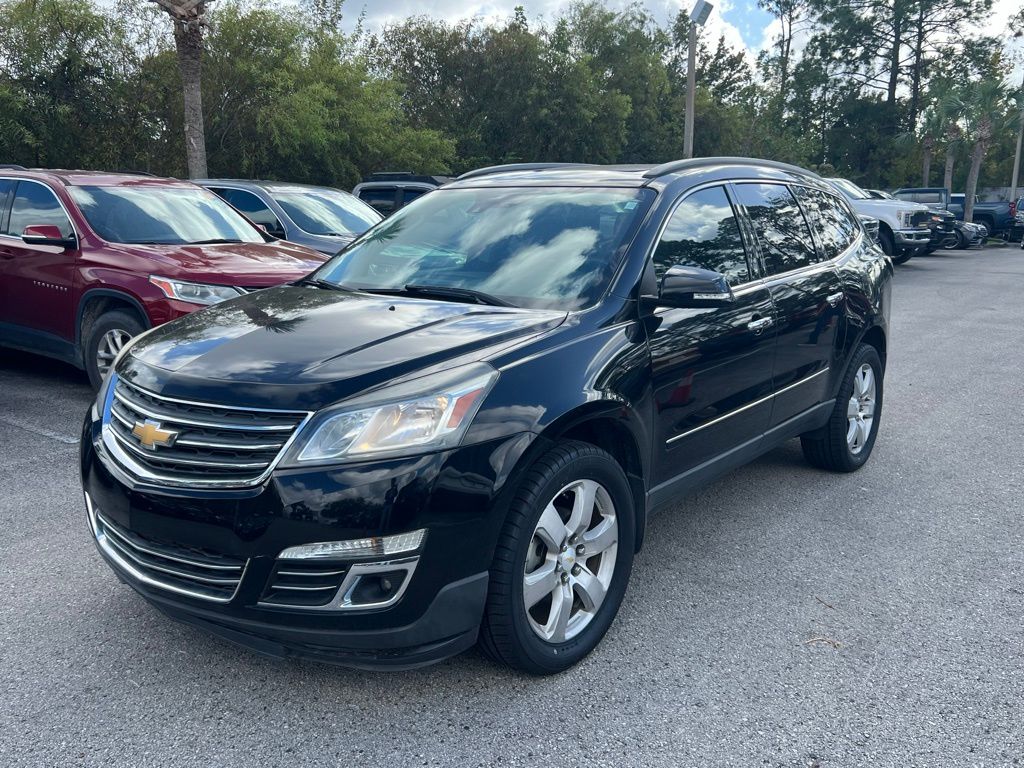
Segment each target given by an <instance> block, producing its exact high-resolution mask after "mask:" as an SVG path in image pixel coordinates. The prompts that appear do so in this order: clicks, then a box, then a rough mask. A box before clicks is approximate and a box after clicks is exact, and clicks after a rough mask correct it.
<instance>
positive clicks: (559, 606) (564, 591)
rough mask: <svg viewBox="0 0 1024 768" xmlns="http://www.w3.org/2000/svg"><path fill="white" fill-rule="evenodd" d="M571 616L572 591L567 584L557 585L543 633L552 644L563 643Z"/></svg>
mask: <svg viewBox="0 0 1024 768" xmlns="http://www.w3.org/2000/svg"><path fill="white" fill-rule="evenodd" d="M571 614H572V589H571V588H570V587H569V585H568V584H559V585H558V589H557V590H556V591H555V592H554V593H553V594H552V595H551V612H550V613H549V614H548V623H547V624H545V625H544V633H545V634H546V635H547V637H548V639H549V640H551V641H552V642H554V643H561V642H564V641H565V635H566V632H565V630H566V629H567V628H568V626H569V618H570V617H571Z"/></svg>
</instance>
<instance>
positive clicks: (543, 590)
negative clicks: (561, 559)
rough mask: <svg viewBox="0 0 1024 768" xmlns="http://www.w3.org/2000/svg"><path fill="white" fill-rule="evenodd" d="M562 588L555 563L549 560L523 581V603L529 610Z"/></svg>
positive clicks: (527, 575)
mask: <svg viewBox="0 0 1024 768" xmlns="http://www.w3.org/2000/svg"><path fill="white" fill-rule="evenodd" d="M560 586H561V581H560V580H559V578H558V574H557V573H556V572H555V561H554V560H549V561H547V562H545V563H544V564H543V565H542V566H541V567H540V568H538V569H537V570H535V571H533V572H532V573H528V574H526V577H525V579H524V580H523V601H524V602H525V603H526V608H527V610H529V609H530V608H533V606H535V605H536V604H537V603H539V602H540V601H541V600H543V599H544V598H545V597H546V596H547V595H550V594H551V593H552V592H554V591H555V590H556V589H558V588H559V587H560Z"/></svg>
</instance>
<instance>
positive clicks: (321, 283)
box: [292, 277, 352, 293]
mask: <svg viewBox="0 0 1024 768" xmlns="http://www.w3.org/2000/svg"><path fill="white" fill-rule="evenodd" d="M292 285H309V286H312V287H313V288H323V289H324V290H327V291H348V292H350V293H351V291H352V289H351V288H346V287H345V286H343V285H338V284H337V283H332V282H331V281H330V280H323V279H321V278H319V277H304V278H302V279H301V280H296V281H295V282H294V283H292Z"/></svg>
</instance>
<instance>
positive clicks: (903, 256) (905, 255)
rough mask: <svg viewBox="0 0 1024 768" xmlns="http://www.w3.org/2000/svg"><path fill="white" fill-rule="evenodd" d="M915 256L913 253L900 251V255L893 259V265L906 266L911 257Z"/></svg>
mask: <svg viewBox="0 0 1024 768" xmlns="http://www.w3.org/2000/svg"><path fill="white" fill-rule="evenodd" d="M913 255H914V252H913V251H900V253H898V254H896V255H895V256H893V257H892V263H893V264H906V263H907V262H908V261H910V259H911V257H912V256H913Z"/></svg>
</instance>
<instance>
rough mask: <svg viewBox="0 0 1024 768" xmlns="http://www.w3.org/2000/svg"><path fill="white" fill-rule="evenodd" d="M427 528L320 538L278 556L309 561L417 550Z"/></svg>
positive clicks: (291, 548) (289, 549) (387, 554)
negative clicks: (364, 536) (360, 535)
mask: <svg viewBox="0 0 1024 768" xmlns="http://www.w3.org/2000/svg"><path fill="white" fill-rule="evenodd" d="M426 535H427V529H426V528H420V529H419V530H417V531H409V532H408V533H397V534H395V535H393V536H369V537H367V538H365V539H349V540H348V541H321V542H317V543H316V544H300V545H298V546H295V547H288V549H286V550H284V551H283V552H282V553H281V554H280V555H278V558H279V559H281V560H308V559H311V558H339V557H342V558H344V557H372V556H376V557H379V556H381V555H384V556H390V555H400V554H402V553H403V552H414V551H416V550H417V549H419V548H420V546H421V545H422V544H423V539H424V538H426Z"/></svg>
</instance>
